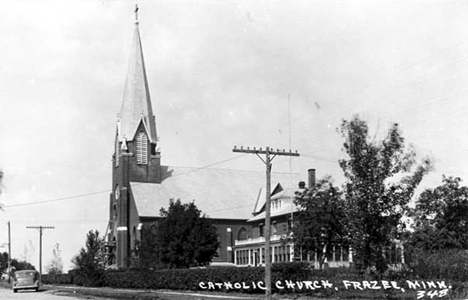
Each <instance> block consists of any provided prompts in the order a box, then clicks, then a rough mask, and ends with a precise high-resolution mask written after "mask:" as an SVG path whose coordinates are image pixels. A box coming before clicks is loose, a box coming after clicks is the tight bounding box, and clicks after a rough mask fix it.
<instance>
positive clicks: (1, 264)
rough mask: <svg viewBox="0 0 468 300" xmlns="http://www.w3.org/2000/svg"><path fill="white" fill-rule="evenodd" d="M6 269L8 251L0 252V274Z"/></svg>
mask: <svg viewBox="0 0 468 300" xmlns="http://www.w3.org/2000/svg"><path fill="white" fill-rule="evenodd" d="M7 269H8V252H3V253H0V274H1V273H3V272H5V271H6V270H7Z"/></svg>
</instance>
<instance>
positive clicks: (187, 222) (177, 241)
mask: <svg viewBox="0 0 468 300" xmlns="http://www.w3.org/2000/svg"><path fill="white" fill-rule="evenodd" d="M160 215H161V217H162V218H161V220H160V221H159V222H158V224H157V226H156V225H153V226H155V227H153V228H152V229H150V230H149V231H145V233H146V237H142V240H141V242H140V245H139V249H138V255H139V257H140V258H141V263H143V262H144V261H149V259H153V260H154V261H153V262H152V264H151V265H153V266H158V267H165V268H188V267H194V266H206V265H208V264H209V263H210V262H211V260H212V259H213V257H214V255H215V253H216V251H217V249H218V247H219V242H218V235H217V233H216V228H215V227H213V226H212V223H211V221H210V220H209V219H208V218H207V217H206V216H205V215H202V214H201V211H200V210H199V209H198V208H197V207H196V205H195V203H194V202H190V203H186V204H182V203H181V202H180V200H177V201H174V200H173V199H171V200H170V201H169V208H168V209H167V210H165V209H164V208H161V210H160ZM148 233H150V234H149V235H148ZM151 234H152V235H153V236H151ZM141 263H140V264H141Z"/></svg>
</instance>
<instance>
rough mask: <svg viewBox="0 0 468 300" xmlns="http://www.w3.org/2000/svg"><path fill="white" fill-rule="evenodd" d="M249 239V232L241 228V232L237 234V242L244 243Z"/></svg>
mask: <svg viewBox="0 0 468 300" xmlns="http://www.w3.org/2000/svg"><path fill="white" fill-rule="evenodd" d="M246 239H247V230H246V229H245V228H244V227H241V228H240V229H239V232H238V233H237V240H238V241H242V240H246Z"/></svg>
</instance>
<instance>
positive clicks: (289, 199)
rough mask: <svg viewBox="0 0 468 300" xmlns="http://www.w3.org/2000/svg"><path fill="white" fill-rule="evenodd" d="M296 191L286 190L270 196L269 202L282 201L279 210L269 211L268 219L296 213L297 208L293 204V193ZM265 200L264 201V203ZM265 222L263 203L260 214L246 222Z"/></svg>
mask: <svg viewBox="0 0 468 300" xmlns="http://www.w3.org/2000/svg"><path fill="white" fill-rule="evenodd" d="M296 191H297V189H291V188H287V189H284V190H282V191H280V192H278V193H276V194H274V195H271V198H270V200H278V199H282V200H283V203H282V206H281V208H280V209H272V210H271V211H270V217H272V218H273V217H278V216H284V215H288V214H291V213H295V212H297V211H298V207H297V206H296V205H295V204H294V198H295V193H296ZM265 201H266V200H264V202H265ZM260 220H265V203H263V209H262V212H261V213H259V214H258V215H256V216H254V217H252V218H250V219H249V220H248V222H255V221H260Z"/></svg>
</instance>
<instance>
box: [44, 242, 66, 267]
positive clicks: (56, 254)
mask: <svg viewBox="0 0 468 300" xmlns="http://www.w3.org/2000/svg"><path fill="white" fill-rule="evenodd" d="M52 256H53V258H52V261H51V262H50V264H49V265H48V266H47V273H49V274H62V273H63V261H62V250H60V244H59V243H57V244H55V246H54V248H53V249H52Z"/></svg>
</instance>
